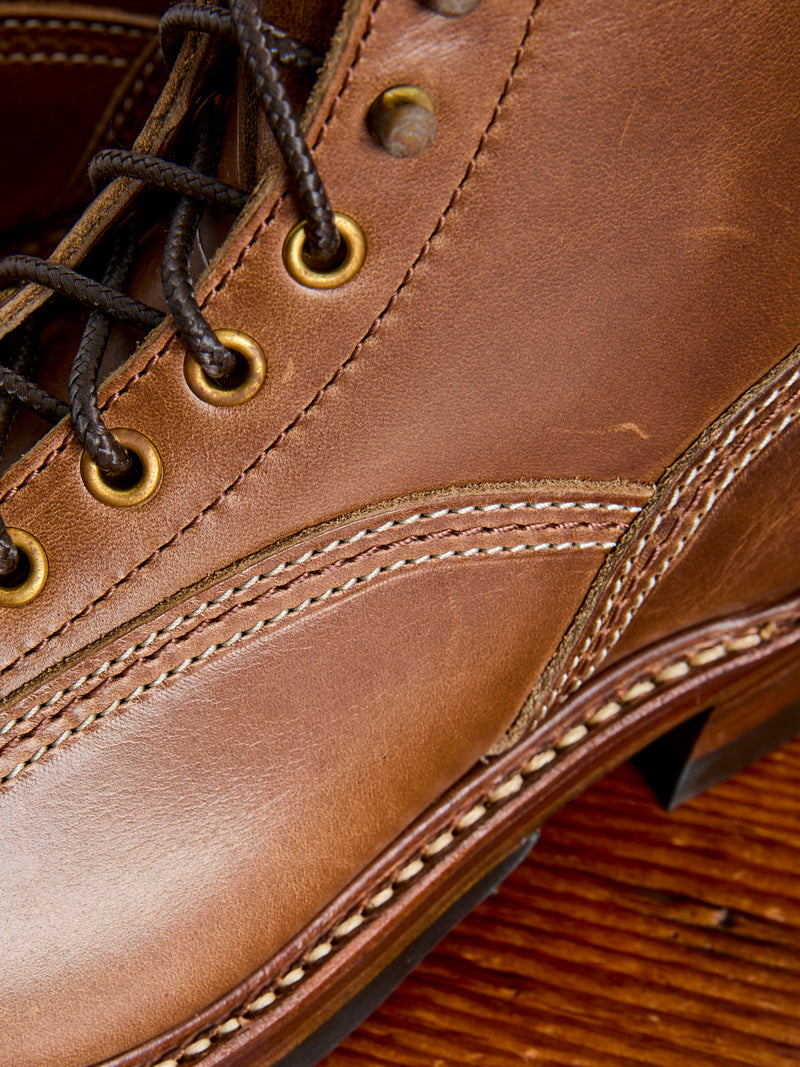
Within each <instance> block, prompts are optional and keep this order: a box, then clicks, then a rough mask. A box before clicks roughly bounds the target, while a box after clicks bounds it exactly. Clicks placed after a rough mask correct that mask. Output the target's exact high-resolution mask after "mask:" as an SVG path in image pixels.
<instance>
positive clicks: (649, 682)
mask: <svg viewBox="0 0 800 1067" xmlns="http://www.w3.org/2000/svg"><path fill="white" fill-rule="evenodd" d="M797 621H798V620H797V619H796V618H792V619H791V620H789V625H790V626H796V625H797ZM781 632H783V631H782V630H781V629H780V628H779V627H776V626H775V625H774V624H773V623H767V624H766V625H765V626H762V627H760V628H758V629H752V628H751V629H748V630H746V631H745V632H744V633H743V634H741V635H740V636H739V637H734V638H730V639H728V640H726V641H720V642H717V643H715V644H712V645H705V646H702V647H700V648H699V649H698V650H697V651H696V652H694V653H683V654H682V655H680V656H678V657H676V658H675V659H674V660H671V661H670V662H669V663H667V664H665V665H664V666H662V667H660V668H659V669H658V670H657V671H655V672H652V671H647V672H645V673H643V675H642V676H641V677H640V678H639V679H638V680H637V681H636V682H634V683H633V684H632V685H628V686H626V687H625V688H624V689H622V690H618V691H617V692H616V693H615V694H614V695H613V696H612V697H610V698H609V699H608V700H606V701H604V703H603V704H601V705H600V707H599V708H597V709H596V710H595V711H593V712H592V713H591V714H590V715H589V716H588V717H587V718H586V719H585V720H584V722H583V723H579V724H577V725H575V726H571V727H570V728H569V729H568V730H566V731H565V732H564V733H563V734H562V735H561V736H560V737H559V738H558V740H556V741H554V742H552V743H551V744H550V745H549V746H548V747H547V748H545V749H542V750H540V751H539V752H536V753H535V754H534V755H533V756H530V757H528V758H527V759H526V761H525V763H523V764H522V765H521V766H520V767H518V768H517V770H516V771H513V772H511V773H510V774H509V775H508V776H507V777H506V778H504V779H503V781H502V782H500V783H499V784H498V785H496V786H493V787H492V789H490V790H488V791H487V792H486V793H485V794H484V795H483V797H482V798H481V799H480V800H479V801H477V802H476V803H475V804H473V806H472V807H471V808H470V809H469V810H468V811H466V812H464V813H463V814H462V815H460V816H458V818H457V819H455V820H454V821H453V822H452V824H451V825H450V828H449V829H446V830H444V831H442V830H438V831H437V833H436V835H435V836H434V837H433V838H431V839H430V840H429V841H428V842H427V843H426V844H425V845H424V846H423V847H422V848H421V849H420V850H419V851H418V852H417V854H416V855H415V856H414V857H413V858H412V859H410V860H409V861H408V862H407V863H406V864H405V865H404V866H403V867H402V868H401V869H400V870H399V871H398V872H397V874H395V875H394V877H393V878H392V879H390V880H389V881H387V882H385V883H383V884H382V885H380V887H379V888H378V889H377V890H376V891H375V892H373V893H372V894H371V895H370V896H369V897H368V899H367V900H366V901H365V902H364V903H363V904H362V905H360V906H359V907H358V908H356V909H354V910H353V911H351V912H349V913H348V914H347V915H346V916H345V918H344V919H340V920H337V922H336V925H334V926H333V927H331V928H329V929H328V930H327V931H326V932H325V933H324V934H322V935H321V937H320V940H319V941H317V943H316V944H315V945H314V946H313V947H312V948H311V949H309V950H308V951H307V952H306V953H305V955H304V956H303V957H302V958H301V959H299V960H297V961H296V962H295V963H293V964H292V965H291V967H290V968H289V970H288V971H287V972H286V973H285V974H283V975H282V976H281V977H279V978H277V979H274V980H273V981H272V982H271V983H270V984H269V986H268V987H266V988H265V989H262V990H261V991H260V992H259V994H258V995H257V996H256V997H254V998H253V999H252V1000H249V1001H247V1002H246V1003H245V1004H244V1006H243V1007H240V1008H237V1009H236V1011H235V1013H234V1014H233V1015H231V1016H230V1017H229V1018H228V1019H226V1020H225V1021H224V1022H222V1023H219V1024H218V1025H217V1026H215V1027H214V1029H213V1030H212V1031H211V1032H210V1033H209V1034H208V1035H207V1036H205V1037H199V1038H196V1039H195V1040H193V1041H192V1042H191V1043H190V1044H189V1045H188V1046H187V1047H186V1048H185V1049H183V1050H182V1051H180V1052H178V1053H177V1055H175V1056H172V1057H170V1058H169V1059H163V1060H159V1062H158V1063H157V1064H156V1065H155V1067H183V1065H184V1064H185V1062H186V1061H187V1060H191V1061H192V1062H197V1061H198V1060H199V1059H200V1058H201V1057H203V1056H204V1055H205V1053H207V1052H209V1051H210V1050H211V1049H212V1048H213V1047H215V1046H219V1045H220V1044H221V1043H222V1042H224V1041H226V1040H228V1039H229V1038H230V1037H232V1036H233V1035H234V1034H236V1033H238V1032H239V1031H240V1030H242V1029H243V1028H244V1027H246V1026H247V1025H248V1023H249V1022H250V1021H251V1020H252V1019H253V1018H254V1017H259V1016H262V1015H264V1014H265V1012H266V1011H267V1010H268V1009H269V1008H270V1007H271V1006H272V1005H273V1004H275V1002H276V1001H277V1000H278V998H279V997H280V995H281V994H282V993H285V992H287V991H290V990H293V989H296V988H297V987H298V986H299V984H300V983H301V982H302V981H303V980H304V979H305V978H306V977H307V976H308V975H309V973H311V972H312V970H316V969H318V968H317V967H316V965H317V964H320V963H321V962H322V961H323V960H326V959H329V958H330V957H332V956H334V955H335V953H336V951H337V949H338V947H339V946H340V945H341V944H343V943H344V942H345V941H346V940H347V939H348V938H349V937H350V936H351V935H352V934H354V933H355V932H356V931H357V930H359V929H361V928H362V927H364V926H365V924H368V923H369V922H371V921H372V920H373V919H375V918H376V917H377V916H378V915H379V914H380V913H381V911H382V910H384V909H385V908H386V906H387V905H388V904H389V903H390V902H391V901H393V900H394V899H395V898H396V897H397V896H398V895H399V893H400V892H401V891H402V890H404V889H405V888H406V887H407V886H408V885H409V884H410V883H411V882H413V881H415V880H416V879H418V878H419V876H420V875H421V874H422V873H423V871H425V870H426V869H428V868H430V867H431V865H432V863H433V861H435V860H437V859H438V858H439V857H440V856H442V855H443V854H444V853H445V852H446V851H447V850H448V849H450V848H451V846H452V845H453V844H454V843H455V842H456V840H458V841H459V842H461V841H464V840H466V839H467V838H468V836H469V835H470V833H471V832H473V831H474V829H475V828H476V827H477V826H478V824H479V823H481V822H482V821H483V820H484V819H485V818H486V817H487V815H489V814H491V813H493V812H494V811H496V810H497V809H498V807H499V806H500V805H501V804H503V803H504V802H507V801H509V800H510V799H511V798H512V797H515V796H516V795H517V794H519V793H520V792H522V791H523V789H525V788H530V787H532V785H533V784H534V783H535V780H536V777H537V776H538V775H539V773H540V772H541V771H542V770H543V769H544V768H545V767H548V766H550V765H552V764H554V763H555V761H556V760H557V759H558V758H559V757H563V756H565V755H566V754H567V753H568V752H569V751H572V750H574V748H575V746H576V745H578V744H579V742H582V741H584V739H586V738H587V737H588V736H589V735H590V734H591V735H592V736H593V737H594V736H597V733H598V732H599V731H600V730H601V729H602V728H603V727H604V726H606V725H609V724H610V723H611V722H612V720H615V719H617V718H618V717H619V716H620V714H621V713H622V712H623V711H626V710H629V709H630V708H632V707H633V706H634V705H638V704H639V703H640V702H642V701H644V700H646V699H649V698H651V697H652V696H653V695H654V694H655V693H656V692H657V691H658V690H659V689H666V688H668V687H670V686H672V685H674V684H676V683H677V682H682V681H685V680H686V678H687V677H688V676H689V675H690V674H691V673H692V672H693V671H698V670H701V669H703V668H705V667H708V666H709V665H711V664H715V663H717V664H718V663H720V662H721V661H722V660H724V659H728V658H733V657H734V656H737V655H742V654H744V653H746V652H750V651H752V650H753V649H754V648H757V647H759V646H760V645H768V644H770V643H771V642H772V641H774V640H775V639H776V637H777V636H779V634H780V633H781Z"/></svg>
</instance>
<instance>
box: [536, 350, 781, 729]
mask: <svg viewBox="0 0 800 1067" xmlns="http://www.w3.org/2000/svg"><path fill="white" fill-rule="evenodd" d="M797 381H800V370H797V371H795V372H794V373H793V374H792V375H791V377H790V378H789V380H788V381H787V382H785V383H784V384H783V385H780V386H776V387H775V388H774V389H773V391H772V392H771V393H770V395H769V396H768V397H767V398H766V399H765V400H764V401H762V402H761V403H760V404H759V405H758V406H756V407H754V408H751V409H750V410H749V411H748V412H747V413H746V415H745V417H744V418H743V419H742V421H741V422H740V423H739V424H738V425H737V426H734V427H732V428H731V429H730V430H729V431H728V433H727V435H726V436H725V438H724V440H723V441H722V442H721V443H720V444H719V445H716V446H714V447H713V448H711V449H710V450H709V452H708V453H707V455H706V456H705V457H704V458H703V459H702V460H701V461H700V462H699V463H698V464H697V465H696V466H695V467H693V468H692V470H691V471H689V472H688V474H686V475H684V476H683V478H682V479H681V481H680V482H679V484H678V485H677V486H676V487H675V489H674V490H673V493H672V496H671V497H670V501H669V503H668V505H667V507H666V509H665V510H664V511H662V512H659V513H658V515H657V516H656V517H655V520H654V522H653V524H652V526H651V529H650V530H649V531H648V532H647V533H646V534H644V536H643V537H641V538H640V540H639V541H638V542H637V543H636V545H635V546H634V548H633V550H632V552H631V554H630V556H629V558H628V559H627V561H626V562H625V565H624V567H623V570H622V573H621V574H620V575H619V576H618V578H617V579H616V581H615V582H614V585H613V586H612V588H611V590H610V592H609V593H608V595H607V598H606V601H605V603H604V605H603V608H602V609H601V611H600V614H599V615H598V616H597V618H596V619H595V622H594V624H593V627H592V632H591V633H590V634H589V636H588V637H587V638H586V639H585V640H584V643H583V645H582V647H581V649H580V651H579V652H578V653H577V654H576V656H575V657H573V659H572V662H571V663H570V665H569V666H568V667H567V668H566V669H565V671H564V673H563V674H562V675H561V677H560V678H559V680H558V681H557V682H556V683H555V685H554V687H553V688H552V690H551V692H550V694H549V695H548V698H547V701H546V702H545V703H544V704H542V706H541V710H540V713H539V716H538V718H539V719H541V717H542V716H543V715H545V714H546V713H547V711H549V710H550V709H551V708H552V707H553V704H554V703H555V701H557V700H558V698H559V696H561V695H562V693H563V692H564V688H565V686H566V684H567V682H568V681H569V680H570V679H572V682H573V684H572V686H571V690H570V691H574V689H575V688H576V686H577V685H580V684H581V683H582V681H585V679H586V678H587V677H591V675H592V674H594V673H595V671H596V670H597V668H598V667H599V666H600V664H602V662H603V661H604V660H605V659H606V657H607V656H608V654H609V652H610V651H611V649H612V648H613V647H614V646H615V645H616V644H617V642H618V641H619V639H620V637H621V636H622V634H623V633H624V631H625V628H626V627H627V625H628V623H629V622H630V620H631V619H632V618H633V615H634V614H635V613H636V611H638V609H639V608H640V607H641V605H642V604H643V603H644V601H645V599H646V598H647V596H648V595H649V594H650V592H651V591H652V590H653V588H654V587H655V585H656V584H657V583H658V581H659V580H660V579H661V578H662V577H663V576H664V575H665V574H666V573H667V571H668V570H669V568H670V567H671V566H672V564H673V562H674V561H675V560H676V559H677V558H678V556H680V555H681V553H682V552H683V551H684V549H685V548H686V547H687V545H688V544H689V542H690V541H691V540H692V538H693V536H694V535H695V533H696V532H697V530H698V529H699V528H700V526H701V524H702V521H703V519H704V518H705V516H706V515H707V514H708V513H709V512H710V511H711V509H712V508H713V506H714V504H715V503H716V501H717V498H718V497H719V495H720V493H722V492H724V491H725V490H726V489H727V488H728V487H729V486H730V485H731V484H732V483H733V481H734V480H735V479H736V477H737V476H738V475H739V474H741V472H742V471H743V470H745V469H746V468H747V467H748V466H749V465H750V463H751V462H752V461H753V460H754V459H755V458H756V457H757V456H758V455H759V454H760V453H761V452H762V451H763V450H764V449H765V448H766V447H767V446H768V445H769V444H770V443H771V441H772V440H773V439H774V438H775V437H776V436H777V435H778V434H780V433H782V432H783V430H785V429H786V427H787V426H788V425H789V424H790V423H791V422H792V420H793V419H794V418H795V417H796V415H797V412H796V411H790V412H789V413H788V414H787V415H785V416H784V418H783V419H782V420H781V422H780V424H779V425H778V426H777V427H776V428H775V429H773V430H770V431H769V432H768V433H767V434H766V436H765V437H764V439H763V440H762V441H761V442H760V443H759V444H758V445H755V446H753V447H752V448H751V449H749V451H748V452H746V453H745V455H744V456H743V457H742V458H741V460H740V461H739V462H738V463H737V464H735V465H734V466H733V467H731V468H730V469H729V470H728V471H727V472H726V473H725V474H724V476H723V477H722V479H721V481H720V483H719V485H718V486H716V487H715V489H714V490H713V491H712V492H711V493H710V495H709V498H708V500H707V501H706V502H705V504H704V505H703V507H702V508H701V510H700V511H699V512H698V513H697V514H696V515H695V516H694V518H693V519H692V522H691V525H690V527H689V529H688V530H687V531H686V532H684V533H683V535H682V536H681V537H680V539H679V541H678V543H677V545H676V547H675V550H674V551H673V553H672V554H671V555H670V556H669V557H668V558H667V559H666V560H665V562H664V563H662V565H661V568H660V569H659V570H657V571H656V572H655V573H653V574H651V575H650V578H649V579H647V584H646V586H645V587H644V588H643V589H642V588H641V586H642V584H643V583H644V581H645V579H644V577H643V576H642V575H639V576H638V578H637V579H634V578H632V577H631V575H632V572H633V567H634V563H635V561H636V560H637V559H638V558H639V556H640V555H641V554H642V552H643V551H644V549H645V548H646V547H647V545H648V544H649V543H650V541H651V540H652V538H653V537H654V536H655V533H656V531H657V530H658V528H659V526H660V525H661V523H662V521H663V520H664V518H665V516H667V515H668V514H669V513H670V512H671V511H673V510H674V509H675V508H676V507H677V506H678V504H679V503H682V502H683V497H684V495H685V494H686V493H687V491H689V490H691V491H694V492H695V493H696V492H697V487H695V486H693V483H694V481H695V479H696V478H697V476H698V475H699V474H700V473H701V471H703V470H704V469H705V468H706V467H708V466H709V465H710V464H711V463H713V462H714V460H715V459H716V458H717V456H718V455H719V454H720V452H721V451H722V450H724V449H727V450H728V452H730V451H732V449H731V445H732V444H733V442H734V441H735V440H736V438H737V437H738V436H739V434H740V433H741V432H742V431H743V430H744V429H745V427H747V426H748V425H749V424H750V423H751V422H752V421H753V419H754V418H755V417H756V416H757V415H759V414H761V413H762V412H764V411H766V410H767V409H768V408H769V407H771V406H772V405H773V404H774V403H775V401H776V400H777V399H778V398H779V397H782V400H781V403H780V404H779V405H778V406H777V408H776V410H775V412H772V413H771V417H773V418H774V417H777V415H778V414H780V412H781V410H783V409H784V408H785V407H786V406H788V405H790V404H792V403H793V402H795V400H796V398H795V397H792V396H788V397H787V396H785V395H783V394H785V393H786V392H787V391H788V390H790V389H791V387H792V386H793V385H794V384H795V383H796V382H797ZM701 488H704V487H701ZM660 548H661V546H656V549H655V550H654V553H653V556H652V557H651V559H650V561H649V565H650V566H652V565H653V563H654V562H655V561H656V560H658V559H659V552H660ZM626 582H627V588H626V589H625V593H624V594H622V590H623V587H624V585H625V583H626ZM631 586H633V590H634V591H635V590H636V589H637V588H638V589H639V592H638V595H637V597H636V599H635V600H634V601H633V603H632V604H631V605H630V606H629V608H628V610H627V612H626V614H625V616H624V618H623V619H622V621H621V622H620V624H619V625H618V626H617V628H616V630H615V632H614V633H613V635H612V637H611V640H610V642H609V643H608V644H607V645H606V646H605V647H604V648H603V649H602V650H601V651H600V652H599V653H598V654H597V658H596V659H595V661H594V662H592V663H589V664H588V666H587V660H588V659H589V658H590V657H591V655H592V654H593V652H594V650H595V649H596V648H597V645H598V643H599V641H600V640H601V639H602V637H603V630H604V627H605V624H606V623H607V622H608V620H609V618H611V617H612V616H613V615H614V612H615V611H617V610H618V609H619V605H620V602H621V600H623V599H625V598H627V596H628V595H629V592H630V588H631ZM579 668H581V669H582V673H581V676H580V677H579V678H576V676H575V672H576V671H577V670H578V669H579Z"/></svg>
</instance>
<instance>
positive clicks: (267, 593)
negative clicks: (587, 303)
mask: <svg viewBox="0 0 800 1067" xmlns="http://www.w3.org/2000/svg"><path fill="white" fill-rule="evenodd" d="M576 529H583V530H586V531H591V533H593V534H594V535H595V536H597V535H598V534H600V531H609V532H610V531H612V530H613V531H615V532H618V531H620V530H621V527H620V526H619V524H618V523H613V522H606V523H585V522H567V523H552V522H551V523H532V524H530V525H525V524H522V523H514V524H511V525H506V526H482V527H480V526H479V527H472V528H470V529H464V530H434V531H432V532H430V533H427V534H411V535H409V536H408V537H405V538H402V539H401V540H399V541H390V542H386V543H384V544H377V545H372V546H371V547H369V548H365V549H364V550H363V551H361V552H359V553H357V554H356V555H354V556H349V557H348V556H345V557H342V558H341V559H336V560H334V561H333V562H332V563H329V564H328V565H327V566H323V567H320V568H318V569H316V570H307V571H302V572H301V573H300V574H298V575H296V576H295V577H293V578H291V579H289V580H288V581H286V582H284V583H283V584H281V585H274V586H272V587H271V588H269V589H266V590H263V591H261V592H259V593H258V594H257V595H256V596H254V597H252V598H250V599H248V600H243V601H239V602H237V603H235V604H232V605H231V606H230V607H228V608H227V610H225V611H222V612H220V614H219V615H217V616H215V617H214V618H213V619H204V620H203V621H202V622H200V623H199V625H197V626H194V627H192V628H191V629H189V630H187V631H186V632H185V633H183V634H180V635H179V636H175V637H173V638H171V639H170V640H168V641H166V642H165V643H164V644H163V645H160V646H159V647H158V648H156V649H153V650H152V651H151V652H150V653H149V654H147V655H144V656H141V657H140V658H139V659H137V660H136V661H135V662H133V663H130V664H129V665H128V666H127V667H126V668H125V670H123V671H120V672H119V673H118V674H115V675H114V676H113V677H110V678H106V679H105V680H104V681H102V682H100V684H99V685H97V686H95V688H94V689H91V690H90V691H89V692H88V693H84V694H83V695H81V696H80V697H78V698H77V700H76V701H72V700H70V701H68V702H67V703H66V704H65V705H64V706H63V707H62V708H61V709H59V711H57V712H55V713H54V714H51V715H48V716H46V717H45V718H43V719H41V720H40V721H39V722H37V723H34V724H33V725H32V726H30V728H29V729H28V730H26V731H24V732H23V733H19V734H15V735H14V736H13V737H12V738H9V739H8V740H7V741H6V742H5V743H0V755H2V754H3V753H4V752H5V751H7V749H9V748H11V747H12V746H15V745H17V744H19V742H20V741H23V740H25V739H27V738H29V737H31V736H33V735H34V734H36V733H37V732H38V731H39V730H40V729H41V728H42V727H44V726H47V725H48V724H50V723H53V722H55V721H56V720H57V719H59V718H61V716H62V715H64V714H65V712H66V711H67V710H68V709H69V708H70V707H73V706H74V705H75V703H76V702H77V703H80V702H82V701H84V700H88V699H90V698H93V697H96V696H97V694H98V693H99V692H100V691H101V690H102V689H103V688H105V686H106V685H107V684H109V683H111V682H112V681H117V682H118V681H120V680H121V679H122V678H124V677H125V675H126V674H128V673H129V672H130V671H132V670H134V669H135V668H136V667H140V666H142V665H143V664H144V663H147V662H148V660H151V659H156V658H157V657H160V656H161V655H163V653H164V652H165V651H166V650H167V649H169V648H171V647H172V648H175V647H177V646H178V645H180V644H182V643H183V642H185V641H187V640H189V639H190V638H191V637H192V636H195V635H197V634H198V633H199V632H202V630H204V629H206V628H207V627H208V626H212V625H214V626H215V625H218V624H219V623H220V622H223V621H224V620H226V619H229V618H231V617H232V616H233V615H236V614H239V613H240V612H241V611H244V610H247V609H251V608H253V607H254V606H255V605H257V604H259V603H261V602H263V601H265V600H267V599H269V598H270V597H272V596H274V595H275V594H276V593H288V592H290V591H291V590H292V589H294V587H295V586H298V585H301V584H303V583H305V582H307V581H309V580H313V579H314V578H322V577H324V576H325V575H327V574H329V573H334V572H335V571H338V570H341V569H342V568H343V567H347V566H352V565H353V564H362V565H363V564H364V563H365V562H367V561H370V560H373V559H375V558H376V557H377V556H378V555H379V554H386V553H387V552H392V551H395V550H397V549H403V548H410V547H412V546H414V547H419V546H421V545H424V544H428V543H430V542H435V543H437V544H440V543H442V542H443V541H445V540H450V541H455V540H460V539H461V538H464V537H471V536H472V537H474V536H480V535H487V534H494V535H495V536H498V535H506V534H520V535H525V536H527V535H529V534H531V533H537V534H542V533H544V532H553V531H556V530H558V531H560V532H562V533H564V532H566V531H572V530H576ZM612 543H616V542H612ZM305 555H306V556H307V557H309V558H310V553H306V554H305ZM281 571H282V567H281V565H278V566H277V567H276V568H274V572H275V573H276V574H279V573H281ZM256 580H257V579H250V580H249V581H248V582H246V583H244V586H243V588H248V587H254V585H255V584H256ZM226 599H228V598H227V597H222V598H221V600H222V601H223V602H224V600H226ZM219 602H220V601H218V603H219ZM197 614H198V612H197V609H196V610H195V611H194V612H193V613H192V615H193V616H195V617H196V616H197ZM177 625H178V624H177V623H175V624H174V628H177ZM172 628H173V626H170V627H167V629H166V631H165V632H166V633H169V632H170V630H171V629H172ZM150 643H151V642H150V641H149V640H148V641H147V643H146V644H142V645H140V646H138V647H137V646H134V647H133V649H132V650H126V652H125V653H123V654H122V655H121V656H120V657H118V660H117V662H118V663H119V662H122V661H124V659H125V658H128V653H129V652H131V651H132V653H133V654H134V655H135V654H136V653H138V652H141V651H146V648H147V645H149V644H150ZM96 677H97V675H95V680H96ZM87 680H91V676H87ZM64 695H68V691H67V692H65V694H64ZM52 703H53V700H52V698H51V700H50V701H48V705H49V706H52ZM43 707H44V706H43V705H41V704H40V705H39V706H38V707H37V706H36V705H34V707H33V708H32V709H30V710H29V711H27V712H26V713H25V715H24V716H22V718H21V719H18V720H16V721H15V720H11V721H10V722H9V723H7V724H6V726H4V727H3V729H2V730H0V737H2V735H4V734H6V733H7V732H8V731H9V730H10V729H11V728H12V727H13V726H14V725H21V724H22V723H23V722H26V721H28V720H30V719H31V718H32V717H33V715H34V714H36V712H37V711H39V710H43Z"/></svg>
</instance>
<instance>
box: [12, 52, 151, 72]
mask: <svg viewBox="0 0 800 1067" xmlns="http://www.w3.org/2000/svg"><path fill="white" fill-rule="evenodd" d="M3 63H7V64H11V63H72V64H74V65H76V66H92V67H119V68H123V67H124V68H126V69H127V68H128V67H129V66H130V60H128V59H123V58H122V57H121V56H102V55H98V56H90V55H87V54H86V53H85V52H76V53H72V54H70V53H67V52H9V53H8V55H5V56H4V55H0V64H3Z"/></svg>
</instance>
